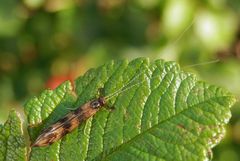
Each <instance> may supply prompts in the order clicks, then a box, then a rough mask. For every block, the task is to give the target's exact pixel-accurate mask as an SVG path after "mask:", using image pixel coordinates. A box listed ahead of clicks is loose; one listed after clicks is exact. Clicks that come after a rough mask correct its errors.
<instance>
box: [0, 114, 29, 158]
mask: <svg viewBox="0 0 240 161" xmlns="http://www.w3.org/2000/svg"><path fill="white" fill-rule="evenodd" d="M26 158H27V150H26V145H25V139H24V136H23V131H22V124H21V120H20V118H19V116H18V115H17V113H16V112H15V111H11V112H10V114H9V117H8V120H7V121H6V123H5V124H4V125H0V160H2V161H25V160H26Z"/></svg>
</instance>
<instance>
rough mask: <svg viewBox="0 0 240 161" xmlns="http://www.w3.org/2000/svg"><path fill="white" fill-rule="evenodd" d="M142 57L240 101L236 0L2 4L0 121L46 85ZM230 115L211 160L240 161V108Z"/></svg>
mask: <svg viewBox="0 0 240 161" xmlns="http://www.w3.org/2000/svg"><path fill="white" fill-rule="evenodd" d="M142 56H144V57H149V58H150V59H152V60H154V59H159V58H161V59H165V60H174V61H177V62H178V63H179V64H180V65H181V66H182V67H183V70H186V71H190V72H193V73H195V74H197V76H198V77H199V79H202V80H205V81H207V82H210V83H212V84H216V85H220V86H223V87H224V88H227V89H228V90H229V91H231V92H232V93H234V94H235V95H236V96H237V98H238V100H239V98H240V1H239V0H204V1H197V0H168V1H161V0H133V1H127V0H96V1H94V0H0V123H3V122H4V121H5V120H6V119H7V115H8V112H9V110H10V109H11V108H15V109H17V110H18V111H20V112H21V111H22V108H23V104H24V102H25V101H26V100H27V99H29V98H30V97H31V96H34V95H39V93H40V92H41V91H42V90H44V89H46V88H51V89H54V88H55V87H56V86H57V85H58V84H59V83H61V82H63V81H64V80H68V79H70V80H74V79H75V78H76V77H78V76H80V75H82V74H83V73H84V72H86V71H87V70H88V69H89V68H91V67H97V66H99V65H101V64H104V63H105V62H106V61H108V60H110V59H121V58H128V59H133V58H136V57H142ZM214 60H218V62H215V63H210V64H208V63H207V62H209V61H210V62H211V61H214ZM199 63H200V64H199ZM194 64H195V65H194ZM196 64H199V65H196ZM232 115H233V117H232V119H231V122H230V124H229V125H228V127H227V134H226V137H225V139H224V141H223V142H221V144H220V145H218V146H217V147H216V148H214V152H213V153H214V154H213V155H214V160H216V161H226V160H227V161H240V104H239V103H237V104H236V105H235V106H234V107H233V108H232Z"/></svg>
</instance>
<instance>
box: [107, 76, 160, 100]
mask: <svg viewBox="0 0 240 161" xmlns="http://www.w3.org/2000/svg"><path fill="white" fill-rule="evenodd" d="M156 77H159V76H154V77H151V78H150V79H154V78H156ZM146 81H148V79H145V80H143V81H141V82H138V83H136V84H133V85H131V86H129V87H127V88H125V89H121V90H118V91H117V92H114V94H112V95H110V96H107V97H105V99H106V101H107V100H109V99H111V98H112V97H114V96H115V95H118V94H120V93H123V92H125V91H127V90H129V89H131V88H133V87H135V86H137V85H139V84H142V83H144V82H146ZM125 87H126V86H125Z"/></svg>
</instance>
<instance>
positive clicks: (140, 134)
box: [101, 95, 231, 161]
mask: <svg viewBox="0 0 240 161" xmlns="http://www.w3.org/2000/svg"><path fill="white" fill-rule="evenodd" d="M227 97H231V95H226V96H220V97H211V98H209V99H207V100H204V101H201V102H198V103H197V104H194V105H192V106H189V107H188V108H186V109H184V110H183V111H181V112H179V113H177V114H176V115H173V116H171V117H169V118H167V119H166V120H163V121H161V122H159V123H157V124H156V125H154V126H152V127H151V128H149V129H147V130H145V131H143V132H142V133H139V134H137V135H136V136H134V137H133V138H132V139H130V140H129V141H127V142H125V143H123V144H121V145H119V146H117V147H116V148H115V149H114V150H113V151H111V152H110V153H109V154H108V155H107V156H106V157H105V158H102V159H101V160H102V161H104V160H105V159H106V158H108V157H109V156H111V155H112V154H113V153H115V152H117V151H118V150H120V149H121V148H123V147H124V146H126V145H127V144H129V143H131V142H133V141H134V140H136V139H137V138H138V137H140V136H142V135H144V134H145V133H147V132H149V131H151V130H152V129H154V128H156V127H157V126H159V125H160V124H162V123H164V122H167V121H169V120H170V119H172V118H174V117H177V116H178V115H180V114H181V113H183V112H185V111H187V110H189V109H190V108H193V107H194V106H197V105H200V104H202V103H205V102H208V101H210V100H212V99H216V98H219V99H220V98H227Z"/></svg>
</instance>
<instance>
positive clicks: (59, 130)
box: [31, 72, 146, 147]
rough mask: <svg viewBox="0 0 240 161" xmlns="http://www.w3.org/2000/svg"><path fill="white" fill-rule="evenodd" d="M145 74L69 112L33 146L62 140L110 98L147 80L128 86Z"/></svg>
mask: <svg viewBox="0 0 240 161" xmlns="http://www.w3.org/2000/svg"><path fill="white" fill-rule="evenodd" d="M141 74H143V72H141V73H139V74H138V75H137V76H135V77H134V78H133V79H132V80H130V81H129V82H128V83H127V85H126V86H123V87H122V88H120V89H119V90H117V91H116V92H114V93H112V94H110V95H108V96H105V97H103V96H100V97H99V98H97V99H94V100H91V101H89V102H86V103H85V104H83V105H82V106H80V107H79V108H77V109H75V110H74V111H72V112H70V113H68V114H67V115H66V116H65V117H63V118H62V119H60V120H58V121H57V122H56V123H54V124H52V125H51V126H50V127H48V128H47V129H45V130H43V131H42V133H41V134H40V135H39V136H38V137H37V139H36V140H35V141H34V142H33V143H32V144H31V147H42V146H48V145H51V144H52V143H54V142H56V141H58V140H60V139H61V138H62V137H63V136H65V135H66V134H68V133H70V132H71V131H73V130H74V129H75V128H77V127H78V126H79V124H81V123H82V122H83V121H85V120H87V119H88V118H90V117H91V116H93V115H94V114H96V112H97V111H98V110H99V109H100V108H102V107H104V106H105V105H106V103H107V101H108V100H109V99H111V98H112V97H113V96H115V95H117V94H119V93H122V92H124V91H127V90H129V89H130V88H132V87H134V86H137V85H138V84H141V83H143V82H145V81H146V80H143V81H141V82H138V83H136V84H133V85H131V86H129V87H128V88H125V87H127V86H128V85H129V84H130V83H131V82H133V81H134V80H135V79H136V78H137V77H138V76H140V75H141Z"/></svg>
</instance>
